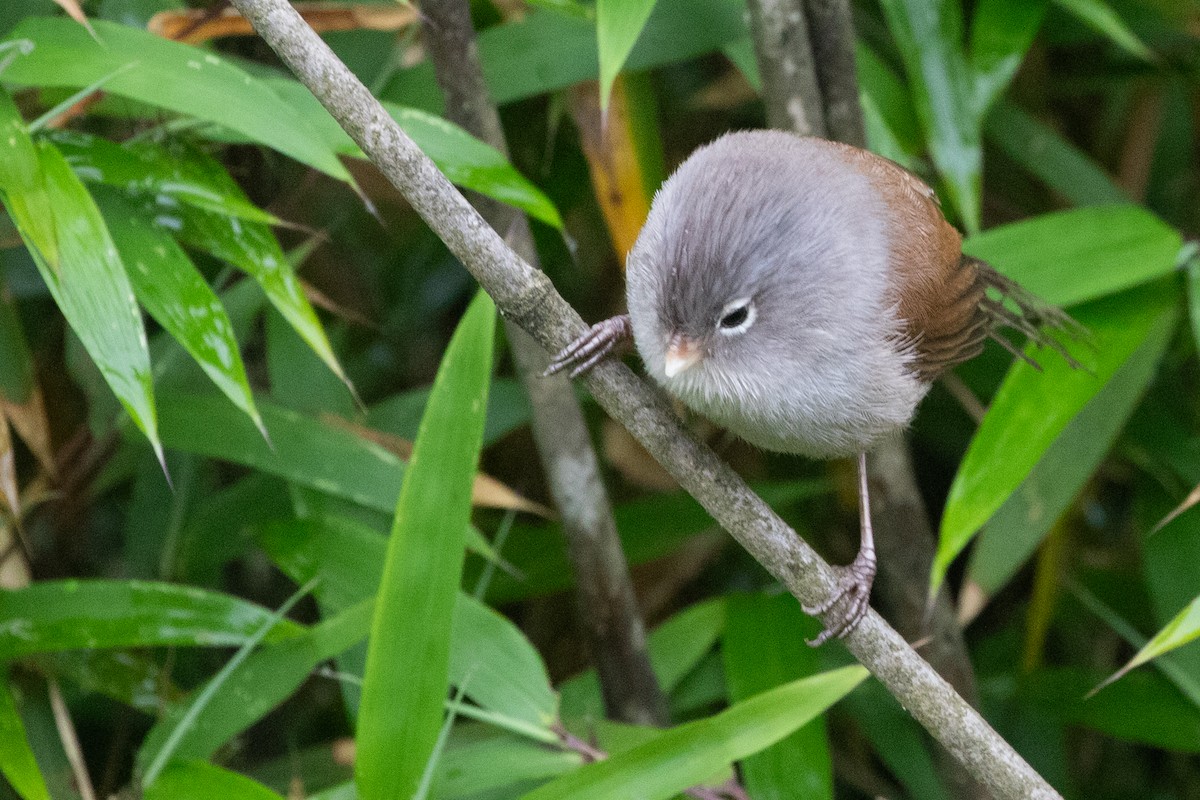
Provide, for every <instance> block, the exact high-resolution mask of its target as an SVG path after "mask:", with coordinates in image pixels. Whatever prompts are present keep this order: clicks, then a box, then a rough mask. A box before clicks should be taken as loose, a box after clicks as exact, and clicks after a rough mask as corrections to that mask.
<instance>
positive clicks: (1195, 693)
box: [1069, 570, 1200, 708]
mask: <svg viewBox="0 0 1200 800" xmlns="http://www.w3.org/2000/svg"><path fill="white" fill-rule="evenodd" d="M1147 571H1148V570H1147ZM1069 589H1070V592H1071V597H1072V598H1073V599H1075V600H1077V601H1078V602H1079V604H1080V605H1082V606H1083V607H1084V608H1086V609H1087V610H1088V611H1090V612H1091V613H1093V614H1095V615H1096V616H1097V617H1099V618H1100V619H1101V620H1102V621H1103V622H1104V624H1105V625H1107V626H1108V627H1110V628H1112V629H1113V631H1114V632H1115V633H1116V634H1117V635H1118V636H1120V637H1121V638H1122V639H1124V640H1125V643H1126V644H1128V645H1129V646H1130V647H1136V648H1138V649H1139V650H1140V649H1141V648H1143V647H1145V646H1146V644H1147V642H1148V641H1149V640H1148V639H1147V638H1146V637H1145V636H1142V634H1141V633H1139V632H1138V629H1137V628H1135V627H1134V626H1133V625H1132V624H1130V623H1129V621H1128V620H1126V619H1125V618H1124V617H1123V616H1121V614H1120V613H1119V612H1118V611H1117V610H1116V609H1115V608H1113V607H1112V606H1110V605H1109V604H1107V603H1105V602H1104V600H1102V599H1101V598H1099V597H1097V596H1096V595H1095V594H1094V593H1093V592H1091V591H1090V590H1089V589H1088V588H1087V587H1085V586H1083V585H1081V584H1078V583H1076V584H1073V585H1071V586H1070V587H1069ZM1180 655H1183V654H1182V653H1173V654H1162V657H1160V658H1156V659H1155V661H1154V666H1155V667H1157V668H1158V671H1159V672H1161V673H1162V674H1163V676H1164V677H1165V678H1166V679H1167V680H1169V681H1171V683H1173V684H1174V685H1175V688H1177V689H1178V690H1179V691H1180V692H1182V693H1183V694H1184V695H1186V696H1187V698H1188V699H1189V700H1191V702H1192V705H1194V706H1196V707H1197V708H1200V673H1198V672H1197V671H1196V670H1195V669H1189V667H1190V666H1191V665H1190V664H1188V663H1187V662H1186V661H1184V662H1180V661H1179V656H1180ZM1193 663H1194V662H1193ZM1114 679H1115V676H1110V677H1109V679H1108V680H1107V681H1105V683H1102V684H1101V685H1100V686H1097V687H1096V688H1094V689H1092V691H1091V692H1090V693H1089V695H1094V694H1095V693H1096V692H1098V691H1099V690H1100V689H1101V688H1103V687H1104V686H1105V685H1107V683H1109V682H1111V681H1112V680H1114Z"/></svg>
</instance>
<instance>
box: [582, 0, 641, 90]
mask: <svg viewBox="0 0 1200 800" xmlns="http://www.w3.org/2000/svg"><path fill="white" fill-rule="evenodd" d="M654 3H655V0H597V2H596V44H597V46H598V50H597V52H598V54H599V55H598V61H599V63H600V108H601V110H604V109H607V108H608V98H609V95H610V94H611V93H612V85H613V81H615V80H616V79H617V75H618V74H619V73H620V72H621V67H622V66H623V65H624V64H625V59H627V58H628V57H629V51H631V50H633V45H634V44H635V43H636V42H637V40H638V37H639V36H640V35H641V33H642V28H644V27H645V26H646V20H648V19H650V12H651V11H653V10H654Z"/></svg>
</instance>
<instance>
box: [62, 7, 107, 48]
mask: <svg viewBox="0 0 1200 800" xmlns="http://www.w3.org/2000/svg"><path fill="white" fill-rule="evenodd" d="M54 2H55V3H58V7H59V8H61V9H62V10H63V11H65V12H67V13H68V14H70V15H71V19H73V20H75V21H76V22H78V23H79V24H80V25H82V26H83V27H85V28H87V30H88V33H90V34H91V35H92V38H93V39H95V38H96V31H95V30H93V28H92V23H90V22H88V19H87V17H86V16H84V14H83V9H82V8H80V7H79V2H78V0H54ZM97 41H99V40H97Z"/></svg>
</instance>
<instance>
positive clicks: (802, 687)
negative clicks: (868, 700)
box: [522, 667, 867, 800]
mask: <svg viewBox="0 0 1200 800" xmlns="http://www.w3.org/2000/svg"><path fill="white" fill-rule="evenodd" d="M866 676H867V671H866V670H865V669H863V668H862V667H845V668H843V669H838V670H833V671H832V672H825V673H822V674H820V675H815V676H813V677H811V678H803V679H801V680H798V681H794V682H793V683H789V684H786V685H784V686H781V687H779V688H778V689H772V690H770V691H767V692H763V693H762V694H759V695H757V696H755V697H753V698H751V699H749V700H745V701H743V702H741V703H738V704H737V705H735V706H733V707H731V708H729V709H727V710H725V711H723V712H721V713H720V714H717V715H715V716H713V717H709V718H708V719H702V720H698V721H696V722H690V723H688V724H686V725H680V726H679V727H676V728H672V729H670V730H667V731H664V732H663V733H662V734H661V735H659V736H657V737H656V738H655V739H654V740H652V741H650V742H649V743H647V744H644V745H641V746H639V747H634V748H633V749H631V750H628V751H626V752H623V753H620V754H618V755H614V756H612V757H611V758H608V759H605V760H604V761H597V762H595V763H592V764H588V765H587V766H584V767H582V768H581V769H578V770H576V771H574V772H571V773H568V774H566V775H564V776H563V777H561V778H558V779H557V780H554V781H551V782H550V783H548V784H546V785H545V786H542V787H541V788H539V789H535V790H534V791H532V792H530V793H529V794H526V795H525V796H524V797H523V799H522V800H556V799H557V798H564V799H565V798H570V800H608V799H609V798H613V797H637V798H639V800H658V799H659V798H664V799H665V798H669V797H673V796H674V795H676V794H678V793H679V792H681V791H683V790H684V789H686V788H688V787H689V786H692V785H695V784H698V783H701V782H703V781H705V780H707V779H708V778H710V777H712V775H713V774H715V773H716V772H718V771H719V770H720V769H721V768H722V766H723V765H725V764H729V763H731V762H734V761H738V760H740V759H743V758H745V757H747V756H749V755H751V754H753V753H757V752H759V751H760V750H763V749H764V748H766V747H770V746H771V745H772V744H774V743H775V742H777V741H779V740H780V739H782V738H784V737H785V736H788V735H789V734H791V733H792V732H793V731H795V730H796V729H797V728H799V727H800V726H802V725H804V724H806V723H807V722H809V721H811V720H812V719H814V718H816V717H817V716H818V715H820V714H821V713H823V712H824V711H825V710H826V709H827V708H829V707H830V706H831V705H833V704H834V703H836V702H837V701H838V700H840V699H841V698H842V697H843V696H845V695H846V693H848V692H849V691H850V690H851V689H853V688H854V687H855V686H857V685H858V684H859V683H861V682H862V680H863V679H864V678H865V677H866Z"/></svg>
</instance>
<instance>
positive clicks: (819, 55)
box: [802, 0, 867, 147]
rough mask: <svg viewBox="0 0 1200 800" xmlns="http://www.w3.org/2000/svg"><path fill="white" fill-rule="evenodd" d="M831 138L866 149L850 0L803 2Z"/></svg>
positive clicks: (803, 0) (822, 103) (810, 0)
mask: <svg viewBox="0 0 1200 800" xmlns="http://www.w3.org/2000/svg"><path fill="white" fill-rule="evenodd" d="M802 2H803V4H804V10H805V14H806V16H807V17H808V37H809V43H810V45H811V47H812V59H813V64H814V65H815V66H816V72H817V83H818V84H819V85H820V87H821V109H822V110H823V111H824V112H825V130H826V131H827V132H828V135H829V138H831V139H837V140H838V141H839V142H845V143H846V144H852V145H854V146H855V147H866V146H867V136H866V131H865V129H864V125H863V114H862V104H861V103H860V102H859V99H858V66H857V65H856V64H855V63H854V20H853V18H852V17H851V16H850V0H802Z"/></svg>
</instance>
